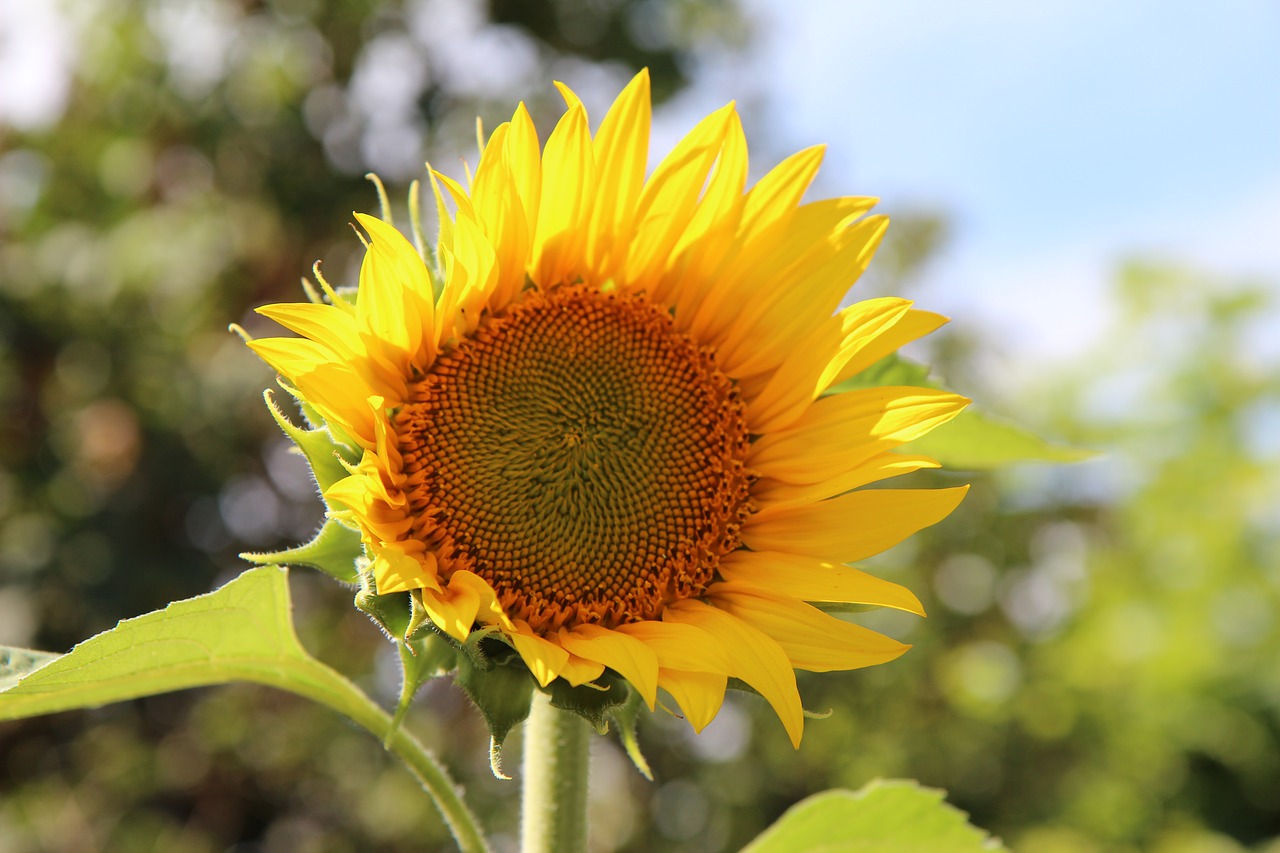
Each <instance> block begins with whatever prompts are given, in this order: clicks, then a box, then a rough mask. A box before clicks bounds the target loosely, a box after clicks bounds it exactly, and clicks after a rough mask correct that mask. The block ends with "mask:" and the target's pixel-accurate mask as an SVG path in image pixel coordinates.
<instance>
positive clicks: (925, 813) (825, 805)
mask: <svg viewBox="0 0 1280 853" xmlns="http://www.w3.org/2000/svg"><path fill="white" fill-rule="evenodd" d="M944 796H945V795H944V793H943V792H942V791H938V790H935V789H932V788H922V787H920V786H919V785H917V784H916V783H915V782H910V781H903V780H889V781H875V782H872V783H870V784H868V785H866V786H865V787H863V788H862V789H861V790H859V791H844V790H835V791H824V792H823V793H821V794H815V795H814V796H812V797H809V798H808V799H806V800H803V801H801V802H799V803H797V804H796V805H794V806H792V807H791V808H790V809H788V810H787V811H786V813H785V814H783V815H782V817H780V818H778V820H777V822H775V823H774V824H773V826H771V827H769V828H768V829H766V830H765V831H764V832H763V833H761V834H760V836H759V837H757V838H756V840H755V841H753V842H751V844H749V845H747V847H746V848H745V849H744V850H743V851H742V853H796V851H801V850H803V851H805V853H990V851H993V850H995V851H999V850H1004V849H1005V848H1004V847H1003V846H1002V845H1001V844H1000V842H999V841H997V840H995V839H992V838H991V837H990V836H988V835H987V833H985V832H983V831H982V830H980V829H977V828H975V827H974V826H972V825H971V824H970V823H969V822H968V819H967V816H966V815H965V813H964V812H962V811H960V810H959V809H957V808H955V807H954V806H950V805H948V804H947V803H946V802H944V800H943V797H944Z"/></svg>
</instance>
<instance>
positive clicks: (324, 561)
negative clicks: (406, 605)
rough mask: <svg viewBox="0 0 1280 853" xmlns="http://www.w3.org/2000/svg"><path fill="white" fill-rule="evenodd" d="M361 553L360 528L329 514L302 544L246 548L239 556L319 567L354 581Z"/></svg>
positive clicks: (255, 560)
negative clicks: (261, 550)
mask: <svg viewBox="0 0 1280 853" xmlns="http://www.w3.org/2000/svg"><path fill="white" fill-rule="evenodd" d="M363 555H364V545H363V543H361V541H360V531H358V530H353V529H352V528H350V527H347V526H346V525H345V524H343V523H342V522H341V521H339V520H338V519H336V518H330V519H328V520H326V521H325V523H324V526H323V527H321V528H320V530H319V532H318V533H316V535H315V536H314V537H313V538H312V540H311V541H310V542H308V543H306V544H305V545H298V546H295V547H293V548H287V549H285V550H284V551H272V552H270V553H267V554H255V553H251V552H247V551H246V552H245V553H243V554H241V555H240V559H242V560H248V561H249V562H250V563H256V564H257V565H260V566H263V565H268V564H270V565H281V566H306V567H307V568H310V569H319V570H320V571H322V572H324V573H325V574H327V575H329V576H331V577H333V578H336V579H337V580H340V581H342V582H343V583H356V582H357V581H359V579H360V575H359V572H358V571H357V570H356V560H357V559H358V558H359V557H361V556H363Z"/></svg>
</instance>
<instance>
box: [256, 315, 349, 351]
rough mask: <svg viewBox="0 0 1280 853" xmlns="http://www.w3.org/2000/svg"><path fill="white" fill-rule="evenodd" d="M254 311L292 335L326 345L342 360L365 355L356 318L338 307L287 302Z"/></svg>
mask: <svg viewBox="0 0 1280 853" xmlns="http://www.w3.org/2000/svg"><path fill="white" fill-rule="evenodd" d="M254 311H255V312H256V313H258V314H261V315H262V316H263V317H266V318H268V319H270V320H275V321H276V322H277V323H279V324H280V325H281V326H284V327H285V328H286V329H288V330H289V331H291V332H297V333H298V334H299V335H302V336H303V337H305V338H310V339H311V340H313V341H315V342H316V343H321V344H324V345H325V346H327V347H328V348H329V349H331V350H333V353H334V355H336V356H337V357H338V358H340V359H343V360H349V359H354V358H357V357H359V356H362V355H363V354H364V348H363V347H362V346H360V342H359V340H358V339H357V331H356V323H355V317H354V316H352V315H351V314H350V313H348V312H347V311H344V310H342V309H341V308H338V307H337V306H334V305H323V304H319V303H315V302H284V303H277V304H275V305H263V306H261V307H259V308H255V309H254Z"/></svg>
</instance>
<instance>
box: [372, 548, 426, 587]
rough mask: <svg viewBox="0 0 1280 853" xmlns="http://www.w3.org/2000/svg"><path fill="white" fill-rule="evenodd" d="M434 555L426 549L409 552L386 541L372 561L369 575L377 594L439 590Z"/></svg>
mask: <svg viewBox="0 0 1280 853" xmlns="http://www.w3.org/2000/svg"><path fill="white" fill-rule="evenodd" d="M436 571H437V568H436V556H435V554H432V553H431V552H430V551H423V552H421V553H418V554H410V553H407V552H406V551H405V549H404V548H403V547H402V546H401V544H400V543H398V542H388V543H386V544H384V545H383V546H382V547H381V548H380V549H379V550H378V556H377V557H376V558H375V559H374V561H373V578H374V582H375V585H376V586H377V589H378V595H389V594H390V593H393V592H408V591H409V590H411V589H430V590H437V591H438V590H439V589H440V582H439V581H438V580H437V577H436Z"/></svg>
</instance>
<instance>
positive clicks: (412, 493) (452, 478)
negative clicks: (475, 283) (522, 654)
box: [395, 287, 753, 631]
mask: <svg viewBox="0 0 1280 853" xmlns="http://www.w3.org/2000/svg"><path fill="white" fill-rule="evenodd" d="M395 428H396V432H397V435H398V437H399V440H400V449H401V452H402V454H403V456H404V472H405V474H406V476H407V483H406V485H405V487H404V488H405V493H406V494H407V496H408V499H409V503H410V506H411V508H412V510H413V513H412V515H413V528H412V532H411V534H410V535H412V536H415V537H417V538H419V539H420V540H421V541H423V542H424V543H425V544H426V546H427V548H428V549H429V550H431V551H432V552H434V553H435V554H436V557H437V559H438V560H439V563H440V566H441V568H442V570H443V571H444V572H445V573H446V574H447V573H450V572H452V571H457V570H460V569H468V570H470V571H473V572H475V573H476V574H478V575H480V576H481V577H483V578H484V579H485V580H487V581H488V582H489V583H490V585H492V586H493V588H494V590H495V591H496V592H497V594H498V597H499V600H500V602H501V604H502V606H503V608H504V609H505V610H506V612H507V614H508V615H509V616H511V617H512V618H519V619H524V620H526V621H527V622H528V623H529V625H530V627H532V628H534V629H537V630H542V631H549V630H555V629H557V628H559V627H561V626H566V625H574V624H579V623H583V622H589V623H597V624H602V625H605V626H607V627H612V626H615V625H618V624H621V623H624V622H632V621H637V620H642V619H653V618H655V617H657V616H658V615H659V614H660V613H661V612H662V609H663V607H664V606H665V605H666V604H668V603H670V602H673V601H677V600H680V599H683V598H688V597H691V596H696V595H700V594H701V593H702V592H704V591H705V590H706V587H707V585H708V584H709V583H710V582H711V581H712V580H713V578H714V575H715V569H716V566H717V565H718V564H719V560H720V557H722V556H723V555H724V554H726V553H728V552H729V551H731V550H733V549H734V548H736V547H738V530H739V527H740V526H741V524H742V521H743V520H744V519H745V518H746V517H747V515H748V514H749V513H750V512H751V510H752V506H751V502H750V493H749V487H750V484H751V481H752V479H753V477H752V475H751V474H750V473H749V472H748V471H747V470H746V469H745V467H744V465H743V459H744V457H745V456H746V451H747V443H748V435H747V427H746V422H745V420H744V417H743V404H742V401H741V399H740V398H739V396H738V393H737V391H736V390H735V388H734V386H733V384H732V383H731V381H730V380H729V379H728V378H727V377H726V376H725V375H724V374H723V373H721V372H720V371H719V370H717V369H716V366H715V360H714V357H713V356H712V354H711V353H709V352H707V351H704V350H702V349H700V348H699V347H697V346H695V345H694V344H693V343H692V342H691V341H690V340H689V338H688V337H687V336H685V335H683V334H681V333H679V332H677V331H676V330H675V328H674V327H673V325H672V322H671V317H670V316H669V315H668V314H667V313H666V312H664V311H662V310H660V309H658V308H656V307H655V306H653V305H652V304H650V303H649V302H647V301H645V300H644V299H643V298H640V297H631V296H619V295H616V294H612V293H610V294H604V293H600V292H599V291H596V290H592V289H587V288H584V287H565V288H560V289H558V290H555V291H552V292H550V293H542V292H531V293H529V294H528V295H527V296H526V298H525V299H524V300H523V301H522V302H521V303H520V304H518V305H516V306H514V307H512V308H510V309H508V310H507V311H506V312H505V313H504V314H502V315H499V316H496V317H493V318H491V319H490V321H489V322H488V323H487V324H486V325H484V326H482V327H481V328H480V329H479V330H477V331H476V333H475V334H474V335H473V336H472V337H471V338H468V339H466V340H464V341H462V342H461V343H459V344H458V345H457V346H456V347H455V348H454V349H452V350H451V351H449V352H447V353H446V354H444V355H442V356H441V357H440V358H439V359H437V361H436V362H435V364H434V365H433V366H432V368H431V372H430V373H429V374H428V375H427V376H426V377H425V378H424V379H423V380H422V381H420V382H419V383H418V384H417V385H416V386H415V388H414V389H413V394H412V402H410V403H408V404H407V405H405V406H404V408H403V409H402V410H401V412H400V413H399V414H398V415H397V417H396V422H395Z"/></svg>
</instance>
